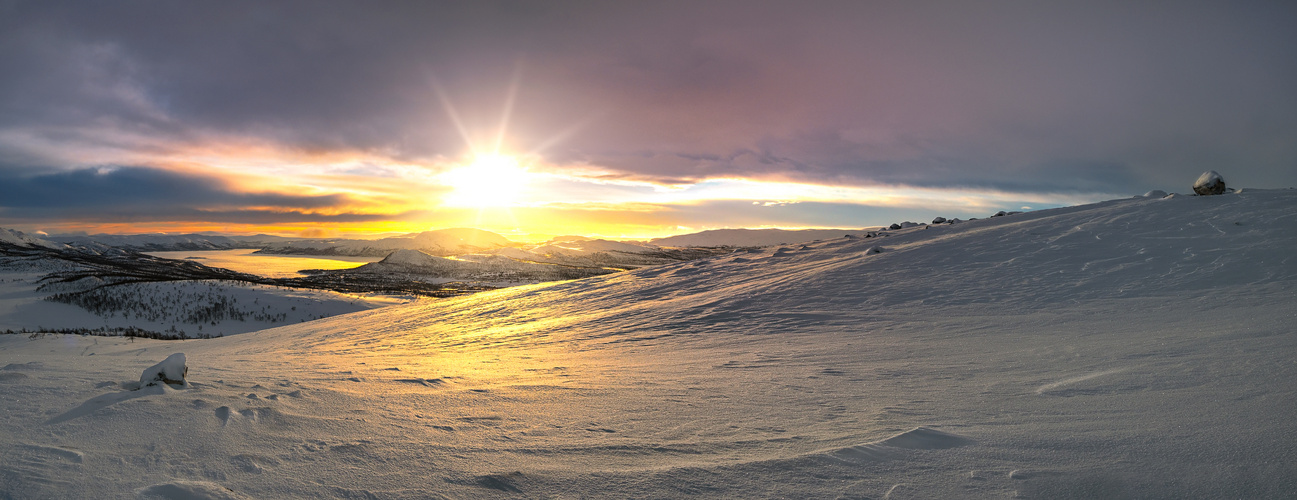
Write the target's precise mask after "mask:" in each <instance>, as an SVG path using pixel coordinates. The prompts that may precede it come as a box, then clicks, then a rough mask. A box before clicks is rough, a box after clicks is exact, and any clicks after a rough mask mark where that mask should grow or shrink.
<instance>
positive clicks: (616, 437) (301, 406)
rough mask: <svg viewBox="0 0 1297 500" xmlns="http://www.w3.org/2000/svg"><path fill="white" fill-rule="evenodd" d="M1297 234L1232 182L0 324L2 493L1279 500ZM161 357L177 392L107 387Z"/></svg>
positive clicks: (1291, 477) (1286, 487)
mask: <svg viewBox="0 0 1297 500" xmlns="http://www.w3.org/2000/svg"><path fill="white" fill-rule="evenodd" d="M1292 248H1297V191H1295V190H1252V189H1243V190H1240V191H1238V192H1235V193H1226V194H1223V195H1219V196H1210V197H1198V196H1183V195H1168V196H1167V197H1160V198H1159V197H1151V198H1147V197H1140V198H1132V199H1125V200H1114V201H1108V202H1103V203H1097V204H1092V205H1085V206H1078V207H1069V208H1063V209H1054V210H1042V211H1037V212H1030V213H1022V214H1013V215H1005V216H1002V217H994V218H991V219H984V220H977V221H969V222H963V223H959V224H953V225H951V224H941V225H930V226H919V227H913V228H908V229H900V230H888V231H880V232H878V233H875V235H873V236H871V237H869V238H865V237H855V238H840V239H833V240H825V241H821V242H815V243H807V244H797V245H786V246H780V247H773V248H765V249H751V250H742V251H739V252H735V253H730V254H726V255H723V256H718V257H714V258H710V259H701V260H695V261H688V262H680V263H675V264H669V265H663V266H656V267H650V268H643V269H636V270H632V271H627V272H620V273H615V274H611V275H607V276H597V277H592V278H587V279H582V280H575V281H566V282H561V283H549V284H540V285H529V286H520V287H514V288H507V289H501V290H496V291H490V292H484V293H478V294H474V295H467V296H461V297H454V298H449V299H445V300H437V301H426V302H421V303H417V304H411V305H406V306H393V307H389V308H384V309H376V310H370V311H361V312H357V313H353V314H350V315H344V316H335V317H332V318H326V319H322V320H319V321H315V322H312V323H305V324H299V325H291V326H285V327H281V328H275V329H270V330H263V331H259V332H251V333H246V334H242V335H237V336H232V337H225V338H220V339H212V340H205V341H187V342H184V343H180V342H169V343H168V342H157V341H147V340H138V341H136V342H134V343H131V342H128V341H127V340H125V339H112V338H99V339H95V338H89V337H78V336H67V337H58V336H46V337H43V338H37V339H30V340H29V339H27V338H25V337H19V336H3V337H0V366H2V367H3V369H0V374H13V375H22V376H3V377H0V385H2V386H3V394H4V395H5V397H4V398H0V415H4V416H3V417H2V418H0V456H4V457H6V460H4V461H3V462H2V463H0V497H4V496H7V497H15V498H33V497H34V498H43V497H81V498H91V497H96V498H101V497H129V496H131V495H133V494H135V493H136V492H140V493H141V494H142V493H143V492H150V494H163V493H159V492H169V491H185V492H189V491H198V492H205V493H202V494H206V495H218V494H223V495H226V496H228V497H234V498H239V497H248V498H267V497H280V498H283V497H298V498H305V497H310V498H357V497H360V498H428V497H432V498H437V497H446V498H501V497H503V498H535V497H601V498H677V497H702V498H892V499H896V498H1001V497H1021V498H1285V497H1287V496H1290V495H1291V492H1292V491H1294V487H1295V486H1297V470H1295V469H1293V467H1292V466H1291V464H1293V463H1297V449H1295V448H1294V447H1293V446H1292V440H1291V439H1289V438H1288V436H1294V435H1297V421H1295V420H1294V419H1292V418H1291V413H1292V410H1293V408H1297V387H1294V386H1293V384H1288V383H1282V382H1283V381H1287V380H1293V379H1294V377H1297V365H1294V364H1293V363H1292V353H1293V352H1295V351H1294V350H1295V349H1297V336H1294V335H1293V330H1292V326H1291V325H1292V320H1293V316H1292V311H1291V304H1292V299H1293V297H1294V296H1297V262H1294V257H1292ZM175 352H184V353H185V355H186V364H187V366H188V368H189V372H188V374H187V381H188V385H189V387H188V388H185V389H183V390H176V389H172V388H171V387H170V386H167V385H165V384H164V385H162V386H155V387H153V388H150V389H151V390H152V391H153V392H148V393H145V394H141V395H139V396H137V397H129V398H127V397H126V396H122V395H121V394H123V393H124V392H127V391H121V390H120V389H121V385H120V383H119V382H116V381H120V380H128V379H131V378H134V377H136V376H137V375H138V374H140V373H141V372H142V370H144V369H146V368H148V367H149V366H151V365H152V364H153V363H156V362H157V360H159V359H164V358H166V357H167V356H168V355H170V354H172V353H175ZM143 391H145V389H141V391H128V392H130V393H131V395H132V396H134V395H136V394H139V393H140V392H143ZM65 416H66V418H65ZM186 494H188V493H186Z"/></svg>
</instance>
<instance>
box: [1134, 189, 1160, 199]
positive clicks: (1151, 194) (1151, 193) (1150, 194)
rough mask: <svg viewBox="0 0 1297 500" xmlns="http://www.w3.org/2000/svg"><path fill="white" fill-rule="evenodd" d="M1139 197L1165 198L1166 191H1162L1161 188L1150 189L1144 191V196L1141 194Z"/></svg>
mask: <svg viewBox="0 0 1297 500" xmlns="http://www.w3.org/2000/svg"><path fill="white" fill-rule="evenodd" d="M1140 198H1166V191H1163V190H1161V189H1154V190H1152V191H1149V192H1147V193H1144V196H1141V197H1140Z"/></svg>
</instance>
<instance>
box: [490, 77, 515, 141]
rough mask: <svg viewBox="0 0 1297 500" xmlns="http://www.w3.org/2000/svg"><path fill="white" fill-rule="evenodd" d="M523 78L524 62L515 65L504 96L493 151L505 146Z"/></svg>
mask: <svg viewBox="0 0 1297 500" xmlns="http://www.w3.org/2000/svg"><path fill="white" fill-rule="evenodd" d="M521 79H522V64H519V65H518V66H516V67H514V70H513V79H512V81H510V82H509V93H508V94H507V95H506V96H505V98H504V113H503V116H501V117H500V128H499V129H497V130H496V131H495V148H494V149H492V151H491V152H493V153H495V154H500V148H501V147H503V146H504V136H505V134H507V133H508V132H509V120H510V119H511V118H512V117H513V105H514V102H515V101H516V100H517V98H518V86H519V85H520V81H521Z"/></svg>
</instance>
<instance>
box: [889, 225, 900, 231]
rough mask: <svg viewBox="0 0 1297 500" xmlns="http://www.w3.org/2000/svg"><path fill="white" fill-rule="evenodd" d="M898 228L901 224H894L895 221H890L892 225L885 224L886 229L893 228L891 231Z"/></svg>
mask: <svg viewBox="0 0 1297 500" xmlns="http://www.w3.org/2000/svg"><path fill="white" fill-rule="evenodd" d="M900 228H901V225H900V224H896V223H892V225H890V226H887V229H891V230H893V231H895V230H897V229H900Z"/></svg>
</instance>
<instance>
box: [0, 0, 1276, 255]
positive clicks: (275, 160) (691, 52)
mask: <svg viewBox="0 0 1297 500" xmlns="http://www.w3.org/2000/svg"><path fill="white" fill-rule="evenodd" d="M1293 26H1297V2H1291V1H1220V2H1198V1H1166V2H1162V1H1141V2H1129V1H1114V2H1103V1H1093V0H1087V1H1076V2H1067V1H1059V2H1036V1H972V2H970V1H949V2H945V1H896V2H888V1H877V2H875V1H844V2H832V1H817V2H801V1H788V2H762V1H755V0H752V1H735V2H729V1H703V0H698V1H683V2H673V1H654V2H602V1H591V2H561V1H549V2H492V1H487V0H479V1H466V2H433V1H429V2H378V1H375V2H334V1H330V0H310V1H301V2H295V1H247V2H245V1H223V2H170V1H117V2H106V1H105V2H101V1H82V2H63V1H23V0H17V1H15V0H0V226H3V227H9V228H15V229H20V230H25V231H32V232H37V231H44V232H47V233H63V232H72V231H86V232H91V233H96V232H110V233H139V232H197V231H216V232H225V233H236V234H237V233H271V234H280V235H287V236H310V237H341V236H346V237H365V236H367V235H370V236H372V235H375V234H379V233H392V232H414V231H423V230H429V229H438V228H448V227H479V228H482V229H488V230H492V231H496V232H499V233H501V234H503V235H505V236H507V237H510V238H511V239H518V240H523V241H525V240H528V239H532V240H536V239H543V238H545V237H547V236H550V235H558V234H586V235H594V236H604V237H612V238H647V237H657V236H665V235H670V234H679V233H687V232H694V231H700V230H704V229H714V228H724V227H782V228H797V227H808V228H809V227H834V228H860V227H868V226H875V225H886V224H890V223H892V222H899V221H901V220H913V221H916V222H922V221H926V220H930V219H931V218H933V217H935V216H944V217H947V218H950V217H961V218H968V217H985V216H987V215H989V214H991V213H994V212H996V211H998V210H1032V209H1042V208H1050V207H1058V206H1067V205H1075V204H1080V203H1087V202H1092V201H1099V200H1105V199H1112V198H1119V197H1128V196H1132V195H1138V194H1142V193H1144V192H1146V191H1148V190H1152V189H1162V190H1166V191H1169V192H1189V191H1190V190H1191V188H1190V186H1191V185H1192V183H1193V181H1194V180H1195V179H1196V178H1197V177H1198V175H1199V174H1201V173H1202V172H1203V171H1206V170H1216V171H1219V172H1220V173H1221V175H1222V176H1223V177H1224V178H1225V180H1226V182H1227V184H1229V185H1230V186H1238V187H1254V188H1274V187H1294V186H1297V90H1294V89H1297V30H1295V29H1293V28H1292V27H1293Z"/></svg>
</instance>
